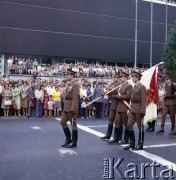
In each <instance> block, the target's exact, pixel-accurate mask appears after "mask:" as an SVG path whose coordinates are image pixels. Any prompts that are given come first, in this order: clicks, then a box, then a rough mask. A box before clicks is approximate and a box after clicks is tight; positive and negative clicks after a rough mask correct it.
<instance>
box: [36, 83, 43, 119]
mask: <svg viewBox="0 0 176 180" xmlns="http://www.w3.org/2000/svg"><path fill="white" fill-rule="evenodd" d="M43 96H44V92H43V90H42V87H41V85H38V86H37V89H36V90H35V98H36V109H35V110H36V117H37V118H39V117H40V118H42V104H43Z"/></svg>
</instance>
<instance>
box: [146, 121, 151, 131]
mask: <svg viewBox="0 0 176 180" xmlns="http://www.w3.org/2000/svg"><path fill="white" fill-rule="evenodd" d="M147 125H148V127H147V128H146V131H148V130H149V129H151V126H152V122H147Z"/></svg>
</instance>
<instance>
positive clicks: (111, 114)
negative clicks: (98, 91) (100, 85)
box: [100, 74, 121, 141]
mask: <svg viewBox="0 0 176 180" xmlns="http://www.w3.org/2000/svg"><path fill="white" fill-rule="evenodd" d="M120 84H121V82H120V75H119V74H118V75H116V76H115V77H114V81H113V83H112V84H111V86H112V89H113V88H115V87H117V86H119V85H120ZM115 94H118V88H117V89H116V90H114V91H113V92H112V93H110V94H109V95H115ZM117 104H118V100H117V99H113V98H112V103H111V107H110V112H109V124H108V129H107V132H106V135H105V136H103V137H100V138H101V139H103V140H109V139H110V138H111V135H112V130H113V124H114V121H115V116H116V110H117ZM114 137H116V132H115V130H114ZM111 141H112V140H111Z"/></svg>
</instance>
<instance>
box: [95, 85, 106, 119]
mask: <svg viewBox="0 0 176 180" xmlns="http://www.w3.org/2000/svg"><path fill="white" fill-rule="evenodd" d="M103 94H104V90H103V87H102V83H101V82H99V83H98V87H97V88H95V90H94V99H96V98H98V97H100V96H102V95H103ZM95 106H96V118H102V116H103V98H100V99H99V100H97V101H96V103H95Z"/></svg>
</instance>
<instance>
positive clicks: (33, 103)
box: [30, 99, 35, 108]
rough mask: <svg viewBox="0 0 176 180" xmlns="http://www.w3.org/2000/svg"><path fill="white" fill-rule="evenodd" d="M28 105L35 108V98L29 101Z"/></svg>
mask: <svg viewBox="0 0 176 180" xmlns="http://www.w3.org/2000/svg"><path fill="white" fill-rule="evenodd" d="M30 107H31V108H35V100H34V99H33V100H31V101H30Z"/></svg>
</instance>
